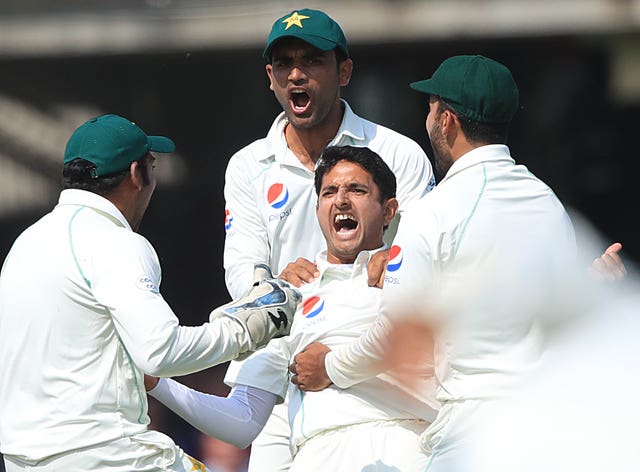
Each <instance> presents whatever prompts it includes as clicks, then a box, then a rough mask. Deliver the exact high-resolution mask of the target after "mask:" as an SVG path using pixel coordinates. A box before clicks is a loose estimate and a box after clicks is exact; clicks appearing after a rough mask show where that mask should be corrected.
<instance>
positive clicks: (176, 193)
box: [0, 37, 640, 469]
mask: <svg viewBox="0 0 640 472" xmlns="http://www.w3.org/2000/svg"><path fill="white" fill-rule="evenodd" d="M350 50H351V53H352V56H353V58H354V62H355V68H354V75H353V79H352V81H351V84H350V85H349V86H348V87H347V88H346V89H345V90H344V94H343V95H344V96H345V98H347V100H348V101H349V102H350V104H351V106H352V107H353V109H354V111H356V113H358V114H360V115H361V116H364V117H366V118H369V119H372V120H374V121H377V122H379V123H381V124H384V125H386V126H389V127H391V128H394V129H396V130H398V131H400V132H402V133H404V134H406V135H408V136H410V137H412V138H414V139H415V140H416V141H417V142H418V143H420V144H421V145H422V146H423V147H424V148H425V150H426V151H427V153H428V154H430V148H429V145H428V141H427V137H426V133H425V131H424V119H425V113H426V112H425V110H426V105H427V102H426V97H425V96H424V95H421V94H418V93H416V92H414V91H412V90H410V89H409V87H408V84H409V82H412V81H414V80H419V79H423V78H427V77H428V76H430V74H431V73H432V72H433V71H434V70H435V68H436V67H437V65H438V64H439V63H440V62H441V61H442V60H443V59H445V58H446V57H448V56H450V55H454V54H466V53H481V54H484V55H487V56H489V57H492V58H494V59H497V60H499V61H501V62H503V63H505V64H507V65H508V66H509V67H510V68H511V70H512V72H513V75H514V77H515V79H516V81H517V82H518V84H519V86H520V92H521V105H522V107H521V110H520V111H519V113H518V114H517V116H516V118H515V121H514V123H513V126H512V131H511V139H510V144H511V149H512V155H513V156H514V157H515V159H516V161H518V162H519V163H522V164H525V165H527V166H528V167H529V169H530V170H531V171H532V172H533V173H535V174H536V175H537V176H538V177H540V178H542V179H543V180H545V181H546V182H547V183H548V184H549V185H550V186H551V187H552V188H553V189H554V190H555V191H556V193H557V194H558V196H559V197H560V199H561V200H562V201H563V202H564V203H565V204H566V205H567V206H568V207H571V208H574V209H576V210H578V211H579V212H580V213H582V214H583V215H584V216H586V217H587V218H588V219H589V220H590V221H591V222H592V223H593V224H594V225H595V227H596V228H597V229H598V230H600V231H601V232H602V234H603V236H604V237H605V239H608V240H611V241H621V242H623V244H624V252H623V256H624V257H625V259H626V260H628V261H636V260H637V258H638V257H639V256H640V252H639V251H640V247H638V237H637V236H638V235H637V231H638V230H637V229H636V228H637V225H635V224H633V208H635V204H634V203H633V202H634V201H635V200H636V198H635V191H636V176H637V174H638V163H637V159H636V155H637V151H636V148H635V141H636V139H635V137H636V133H637V131H636V129H637V125H638V118H637V116H638V112H639V111H640V110H639V108H640V107H639V106H638V105H637V104H636V105H634V106H631V105H627V106H621V105H618V104H616V102H614V101H613V100H612V99H611V95H610V88H609V80H610V75H609V74H610V72H609V71H610V61H611V58H610V57H609V55H608V49H607V48H606V47H605V42H604V41H599V40H598V38H591V39H590V40H583V39H580V38H572V37H555V38H544V39H541V38H530V39H526V38H525V39H518V40H513V39H510V40H484V41H478V40H474V41H471V40H467V41H465V40H457V41H455V42H437V43H406V44H394V45H376V46H365V45H358V44H352V45H350ZM0 70H2V74H0V90H1V91H2V93H3V94H5V95H7V96H10V97H15V98H19V99H20V100H22V101H25V102H28V103H30V104H31V105H33V106H36V107H38V108H40V109H42V110H43V111H52V112H53V110H54V109H55V108H56V106H57V105H58V104H60V103H79V104H90V105H93V106H95V107H97V108H99V109H100V110H102V111H104V112H105V113H106V112H109V113H117V114H121V115H124V116H126V117H128V118H130V119H132V120H134V121H136V122H137V123H138V124H140V125H141V127H142V128H143V129H144V130H145V131H147V132H148V133H150V134H166V135H168V136H171V137H172V138H173V139H174V140H175V142H176V144H177V148H178V151H179V152H180V153H181V154H182V155H183V156H185V157H186V163H187V178H186V180H185V183H184V184H181V185H179V186H162V185H160V186H159V187H158V189H157V191H156V195H155V196H154V200H153V201H152V204H151V206H150V208H149V210H148V212H147V215H146V217H145V221H144V223H143V226H142V229H141V233H142V234H144V235H145V236H146V237H147V238H148V239H149V240H150V241H151V243H152V244H153V245H154V246H155V248H156V250H157V252H158V254H159V256H160V260H161V264H162V268H163V283H162V293H163V295H164V297H165V298H166V300H167V301H168V302H169V303H170V305H171V306H172V307H173V308H174V310H175V312H176V313H177V314H178V316H179V317H180V319H181V320H182V322H183V323H184V324H187V325H194V324H199V323H201V322H203V321H205V320H206V319H207V315H208V313H209V311H210V310H211V308H212V307H214V306H217V305H219V304H222V303H224V302H226V301H227V300H228V294H227V292H226V289H225V286H224V278H223V271H222V248H223V238H224V228H223V221H224V201H223V185H224V170H225V167H226V164H227V161H228V159H229V157H230V156H231V155H232V154H233V153H234V152H235V151H236V150H238V149H240V148H241V147H242V146H244V145H246V144H248V143H250V142H251V141H253V140H254V139H257V138H260V137H263V136H264V135H265V134H266V132H267V130H268V128H269V126H270V124H271V122H272V120H273V118H274V116H275V115H276V114H277V113H278V112H279V107H278V105H277V102H276V101H275V99H274V98H273V96H272V94H271V92H270V91H269V90H268V81H267V78H266V74H265V73H264V62H263V60H262V58H261V50H258V49H255V50H253V49H252V50H246V49H243V50H223V51H216V52H194V53H187V52H185V53H180V54H177V53H171V54H157V55H143V56H111V57H104V56H102V57H83V58H50V59H37V60H36V59H32V60H6V59H5V60H0ZM79 124H80V123H78V125H79ZM62 153H63V150H62V149H61V150H60V154H59V156H60V160H62ZM159 165H160V166H162V162H160V163H159ZM54 204H55V199H54V200H52V201H51V202H50V205H49V206H47V207H44V208H41V209H39V210H35V211H31V212H29V213H22V214H19V215H15V216H12V217H7V218H3V219H2V220H1V227H0V228H1V229H0V258H1V259H2V260H4V257H5V255H6V252H7V251H8V250H9V247H10V244H11V242H12V241H13V239H14V238H15V237H16V236H17V235H18V234H19V232H20V231H22V230H23V229H24V228H25V227H26V226H28V225H29V224H30V223H32V222H33V221H34V220H35V219H36V218H38V217H39V216H41V215H42V214H44V213H46V212H47V211H49V209H50V208H51V207H52V206H53V205H54ZM597 255H598V254H593V257H596V256H597ZM223 373H224V366H221V367H218V368H212V369H209V370H208V371H205V372H203V373H199V374H195V375H192V376H187V377H184V378H183V379H182V380H183V381H185V382H186V383H188V384H189V385H192V386H196V387H199V388H202V389H206V390H208V391H215V392H217V393H219V394H225V393H226V391H227V390H226V388H225V387H224V386H223V385H222V384H221V383H220V379H221V376H222V375H223ZM2 381H6V379H3V380H2ZM152 417H153V421H154V427H157V428H158V429H161V430H164V431H166V432H167V433H168V434H169V435H171V436H172V437H174V438H175V439H176V440H177V442H179V443H180V444H182V445H183V447H184V448H185V449H186V450H187V452H190V453H192V454H194V455H196V456H198V455H199V454H200V452H201V451H200V449H199V448H200V446H199V444H198V442H197V440H196V439H195V438H196V437H197V436H196V435H195V434H194V432H193V430H192V429H191V428H190V427H189V426H187V425H185V424H184V423H183V422H181V421H179V420H177V419H176V418H175V417H173V416H172V415H171V414H169V413H167V412H166V410H164V409H163V408H158V406H157V405H156V404H154V403H153V402H152ZM0 469H2V466H1V465H0Z"/></svg>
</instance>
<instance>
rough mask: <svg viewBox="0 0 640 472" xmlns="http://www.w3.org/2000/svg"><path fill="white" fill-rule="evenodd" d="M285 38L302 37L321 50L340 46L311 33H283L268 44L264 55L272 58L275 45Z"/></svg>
mask: <svg viewBox="0 0 640 472" xmlns="http://www.w3.org/2000/svg"><path fill="white" fill-rule="evenodd" d="M284 38H298V39H301V40H302V41H304V42H305V43H309V44H311V45H312V46H313V47H316V48H318V49H320V50H321V51H329V50H331V49H335V48H337V47H338V45H337V44H336V43H334V42H333V41H330V40H328V39H325V38H321V37H319V36H313V35H310V34H283V35H282V36H278V37H277V38H275V39H274V40H273V41H271V42H270V43H269V44H267V47H266V48H264V52H263V53H262V56H263V57H264V58H265V59H267V60H268V59H270V58H271V51H272V50H273V48H274V46H275V45H276V43H278V41H280V40H281V39H284Z"/></svg>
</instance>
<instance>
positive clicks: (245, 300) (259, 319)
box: [209, 264, 302, 351]
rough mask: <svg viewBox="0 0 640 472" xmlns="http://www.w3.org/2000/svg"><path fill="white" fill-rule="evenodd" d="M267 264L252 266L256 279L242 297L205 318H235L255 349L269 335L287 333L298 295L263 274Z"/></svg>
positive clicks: (298, 298)
mask: <svg viewBox="0 0 640 472" xmlns="http://www.w3.org/2000/svg"><path fill="white" fill-rule="evenodd" d="M269 275H271V271H270V270H269V268H268V267H267V266H265V265H263V264H259V265H257V266H256V268H255V270H254V280H256V283H255V284H254V286H253V288H252V289H251V290H249V293H247V294H246V295H245V296H244V297H242V298H239V299H238V300H235V301H233V302H230V303H227V304H226V305H223V306H221V307H219V308H216V309H215V310H213V311H212V312H211V314H210V315H209V320H210V321H211V320H214V319H215V318H219V317H221V316H227V317H229V318H233V319H234V320H236V321H237V322H239V323H240V324H241V325H242V326H243V328H244V329H245V331H246V332H247V334H248V335H249V349H250V350H251V351H255V350H256V349H259V348H261V347H263V346H265V345H266V344H267V343H268V342H269V341H270V340H271V339H272V338H279V337H282V336H286V335H287V334H289V331H290V330H291V323H292V322H293V315H294V314H295V312H296V308H297V306H298V303H299V302H300V300H301V299H302V295H301V294H300V292H298V291H297V290H296V289H295V288H293V287H290V286H289V284H287V283H286V282H284V281H282V280H277V279H273V278H267V277H268V276H269Z"/></svg>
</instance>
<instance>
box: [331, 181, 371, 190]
mask: <svg viewBox="0 0 640 472" xmlns="http://www.w3.org/2000/svg"><path fill="white" fill-rule="evenodd" d="M340 187H347V189H348V190H354V189H362V190H369V186H368V185H367V184H361V183H359V182H351V183H348V184H347V185H336V184H329V185H325V186H324V187H322V188H321V189H320V191H325V190H334V189H338V188H340Z"/></svg>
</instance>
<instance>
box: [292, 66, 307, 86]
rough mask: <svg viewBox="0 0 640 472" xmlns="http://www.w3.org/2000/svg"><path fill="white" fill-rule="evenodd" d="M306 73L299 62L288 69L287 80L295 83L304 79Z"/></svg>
mask: <svg viewBox="0 0 640 472" xmlns="http://www.w3.org/2000/svg"><path fill="white" fill-rule="evenodd" d="M306 78H307V74H306V73H305V72H304V69H303V68H302V66H300V64H294V65H293V66H292V67H291V70H290V71H289V80H290V81H291V82H293V83H295V84H298V83H300V82H303V81H305V80H306Z"/></svg>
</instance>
